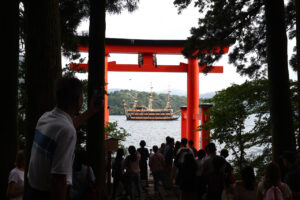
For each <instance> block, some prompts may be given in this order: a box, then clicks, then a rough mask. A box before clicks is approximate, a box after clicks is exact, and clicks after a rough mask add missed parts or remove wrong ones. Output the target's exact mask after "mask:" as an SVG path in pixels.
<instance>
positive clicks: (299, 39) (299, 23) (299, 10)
mask: <svg viewBox="0 0 300 200" xmlns="http://www.w3.org/2000/svg"><path fill="white" fill-rule="evenodd" d="M295 3H296V45H297V69H298V71H297V75H298V95H299V94H300V1H299V0H296V1H295ZM298 113H299V118H298V121H299V127H298V128H299V133H298V148H300V97H299V98H298Z"/></svg>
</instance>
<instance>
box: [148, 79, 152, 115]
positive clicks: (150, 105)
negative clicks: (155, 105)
mask: <svg viewBox="0 0 300 200" xmlns="http://www.w3.org/2000/svg"><path fill="white" fill-rule="evenodd" d="M152 88H153V87H152V82H151V83H150V96H149V106H148V107H149V110H152Z"/></svg>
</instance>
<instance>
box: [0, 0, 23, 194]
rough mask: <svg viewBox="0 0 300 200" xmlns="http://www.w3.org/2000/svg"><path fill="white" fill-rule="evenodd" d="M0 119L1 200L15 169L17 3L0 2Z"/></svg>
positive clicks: (16, 1) (14, 0) (17, 46)
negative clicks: (1, 9)
mask: <svg viewBox="0 0 300 200" xmlns="http://www.w3.org/2000/svg"><path fill="white" fill-rule="evenodd" d="M2 3H3V4H2V6H3V8H5V10H6V12H1V28H2V30H3V31H2V34H3V35H2V37H1V44H2V47H3V49H4V52H3V53H2V57H1V58H2V59H1V61H2V62H3V63H2V66H3V68H2V77H1V92H2V94H3V95H1V97H2V105H3V106H2V108H1V110H2V112H1V113H2V120H1V127H2V132H1V140H0V157H1V159H2V162H1V172H0V199H5V197H6V189H7V180H8V173H9V171H10V170H11V169H12V168H13V167H14V162H15V157H16V151H17V74H18V65H19V31H18V30H19V1H18V0H11V1H5V2H2Z"/></svg>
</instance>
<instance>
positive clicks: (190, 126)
mask: <svg viewBox="0 0 300 200" xmlns="http://www.w3.org/2000/svg"><path fill="white" fill-rule="evenodd" d="M197 115H199V66H198V60H197V59H196V58H189V59H188V69H187V126H186V128H187V129H186V131H187V132H186V136H187V139H188V140H193V141H194V145H195V148H196V149H199V131H196V130H197V129H199V120H198V119H197V117H196V116H197Z"/></svg>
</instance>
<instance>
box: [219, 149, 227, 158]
mask: <svg viewBox="0 0 300 200" xmlns="http://www.w3.org/2000/svg"><path fill="white" fill-rule="evenodd" d="M220 154H221V156H223V157H224V158H227V157H228V155H229V153H228V150H227V149H222V150H221V153H220Z"/></svg>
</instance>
